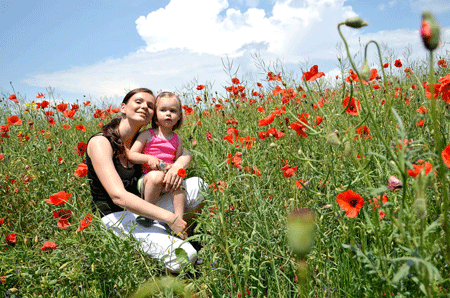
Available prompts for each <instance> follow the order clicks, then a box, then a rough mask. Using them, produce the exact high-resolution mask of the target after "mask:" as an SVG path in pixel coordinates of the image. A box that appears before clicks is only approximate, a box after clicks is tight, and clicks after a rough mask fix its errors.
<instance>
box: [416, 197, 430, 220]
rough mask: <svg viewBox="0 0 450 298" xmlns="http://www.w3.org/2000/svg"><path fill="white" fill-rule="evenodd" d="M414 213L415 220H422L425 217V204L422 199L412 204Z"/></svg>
mask: <svg viewBox="0 0 450 298" xmlns="http://www.w3.org/2000/svg"><path fill="white" fill-rule="evenodd" d="M414 211H416V215H417V218H419V219H424V218H425V217H426V216H427V202H426V201H425V199H424V198H418V199H417V200H416V201H415V202H414Z"/></svg>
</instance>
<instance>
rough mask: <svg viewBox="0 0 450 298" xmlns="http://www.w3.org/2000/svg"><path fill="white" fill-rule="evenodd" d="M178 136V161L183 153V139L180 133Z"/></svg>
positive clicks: (176, 155)
mask: <svg viewBox="0 0 450 298" xmlns="http://www.w3.org/2000/svg"><path fill="white" fill-rule="evenodd" d="M177 136H178V148H177V151H176V152H175V161H177V159H178V157H180V156H181V154H183V140H182V139H181V137H180V135H177ZM175 161H174V162H175Z"/></svg>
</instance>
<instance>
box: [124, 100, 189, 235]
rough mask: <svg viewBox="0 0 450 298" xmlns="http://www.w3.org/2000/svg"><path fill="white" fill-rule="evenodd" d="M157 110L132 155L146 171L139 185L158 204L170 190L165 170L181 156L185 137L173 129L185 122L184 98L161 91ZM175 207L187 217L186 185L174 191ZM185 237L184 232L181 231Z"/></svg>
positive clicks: (131, 158)
mask: <svg viewBox="0 0 450 298" xmlns="http://www.w3.org/2000/svg"><path fill="white" fill-rule="evenodd" d="M155 108H156V111H155V114H154V115H153V119H152V128H151V129H147V130H145V131H143V132H141V133H140V134H139V136H138V137H137V139H136V141H135V142H134V144H133V146H132V147H131V149H130V150H129V151H128V159H129V160H130V161H131V162H133V163H135V164H142V173H143V174H144V175H143V176H142V177H141V179H139V181H138V189H139V191H140V192H141V193H143V194H144V200H145V201H147V202H149V203H152V204H155V203H156V201H157V199H158V198H159V196H160V194H161V192H167V189H166V186H165V185H164V183H163V181H164V176H165V171H167V170H169V169H170V167H171V166H172V164H173V163H174V162H175V161H176V160H177V158H178V157H180V156H181V154H182V152H183V146H182V141H181V138H180V136H179V135H178V134H176V133H174V132H173V131H174V130H176V129H177V128H179V127H180V126H181V124H182V122H183V113H182V109H181V101H180V99H179V97H178V96H177V95H175V94H174V93H172V92H161V93H160V94H159V95H158V96H157V97H156V104H155ZM172 196H173V207H174V211H175V212H174V213H175V216H176V217H180V218H181V219H182V218H183V214H184V208H185V201H186V194H185V192H184V190H183V189H182V188H178V189H177V190H174V191H173V192H172ZM178 236H180V238H182V239H185V237H186V235H185V234H184V233H179V235H178Z"/></svg>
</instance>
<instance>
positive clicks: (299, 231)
mask: <svg viewBox="0 0 450 298" xmlns="http://www.w3.org/2000/svg"><path fill="white" fill-rule="evenodd" d="M314 218H315V214H314V212H313V211H311V210H308V209H306V208H299V209H296V210H295V211H293V212H292V213H290V214H289V215H288V219H287V236H288V241H289V245H290V247H291V248H292V251H293V252H294V254H296V255H297V256H298V257H299V258H304V257H305V256H306V254H308V252H309V251H310V250H311V248H312V246H313V244H314V233H315V230H316V224H315V223H314Z"/></svg>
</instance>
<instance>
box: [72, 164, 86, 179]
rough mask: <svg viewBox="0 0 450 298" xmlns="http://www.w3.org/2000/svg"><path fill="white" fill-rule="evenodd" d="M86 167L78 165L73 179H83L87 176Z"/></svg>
mask: <svg viewBox="0 0 450 298" xmlns="http://www.w3.org/2000/svg"><path fill="white" fill-rule="evenodd" d="M87 172H88V167H87V165H86V164H85V163H80V164H79V165H78V168H77V169H76V170H75V173H74V176H75V177H80V178H81V177H84V176H86V175H87Z"/></svg>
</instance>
